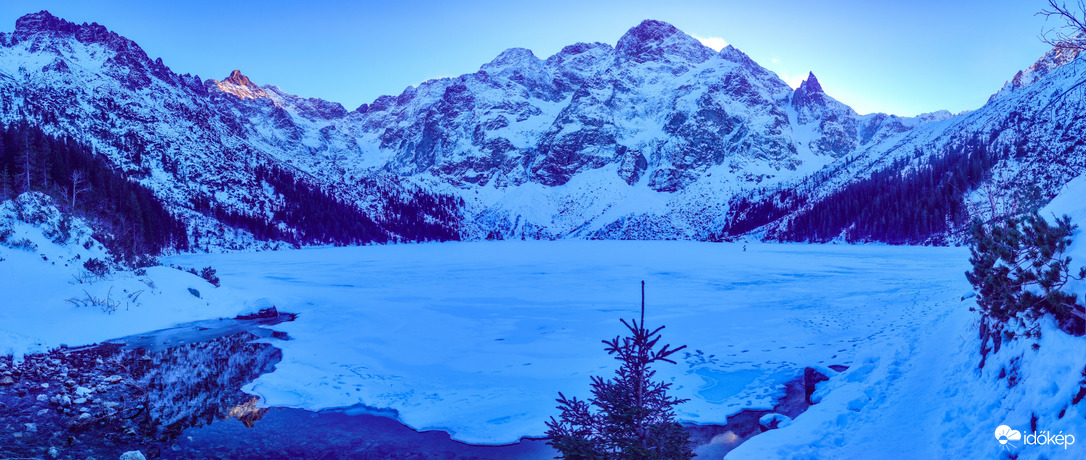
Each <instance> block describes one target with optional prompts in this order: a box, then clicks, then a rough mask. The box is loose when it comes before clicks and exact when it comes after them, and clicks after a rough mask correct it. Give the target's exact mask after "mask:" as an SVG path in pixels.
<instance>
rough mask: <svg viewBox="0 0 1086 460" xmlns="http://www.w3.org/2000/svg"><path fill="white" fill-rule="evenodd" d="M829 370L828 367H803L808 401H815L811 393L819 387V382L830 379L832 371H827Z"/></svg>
mask: <svg viewBox="0 0 1086 460" xmlns="http://www.w3.org/2000/svg"><path fill="white" fill-rule="evenodd" d="M827 370H828V369H815V368H813V367H808V368H806V369H803V388H804V389H805V393H806V394H807V402H808V403H813V402H812V401H811V394H813V393H814V392H815V390H816V389H817V385H818V382H825V381H826V380H829V379H830V375H832V371H830V372H826V371H827ZM827 374H830V375H827Z"/></svg>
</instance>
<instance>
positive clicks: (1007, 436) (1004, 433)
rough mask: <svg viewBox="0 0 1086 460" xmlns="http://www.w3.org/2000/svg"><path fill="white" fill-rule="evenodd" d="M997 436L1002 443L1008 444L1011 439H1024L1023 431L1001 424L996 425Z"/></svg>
mask: <svg viewBox="0 0 1086 460" xmlns="http://www.w3.org/2000/svg"><path fill="white" fill-rule="evenodd" d="M995 437H996V440H997V441H999V443H1000V444H1003V445H1006V444H1007V443H1008V442H1010V441H1020V440H1022V432H1021V431H1018V430H1013V429H1011V427H1009V426H1007V425H999V426H998V427H996V430H995Z"/></svg>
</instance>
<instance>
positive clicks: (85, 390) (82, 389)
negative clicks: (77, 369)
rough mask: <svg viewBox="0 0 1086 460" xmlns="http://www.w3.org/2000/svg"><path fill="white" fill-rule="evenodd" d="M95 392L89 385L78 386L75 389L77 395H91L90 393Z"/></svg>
mask: <svg viewBox="0 0 1086 460" xmlns="http://www.w3.org/2000/svg"><path fill="white" fill-rule="evenodd" d="M93 392H94V390H92V389H90V388H87V387H76V389H75V395H76V396H87V395H89V394H91V393H93Z"/></svg>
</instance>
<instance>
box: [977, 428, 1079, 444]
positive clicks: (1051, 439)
mask: <svg viewBox="0 0 1086 460" xmlns="http://www.w3.org/2000/svg"><path fill="white" fill-rule="evenodd" d="M995 438H996V441H998V442H999V445H1000V446H1002V447H1003V449H1004V450H1006V449H1011V448H1014V449H1017V448H1018V447H1017V446H1015V445H1014V444H1013V442H1015V441H1022V444H1023V445H1027V446H1047V445H1056V446H1063V448H1064V449H1065V450H1066V449H1067V448H1068V447H1069V446H1071V445H1072V444H1074V443H1075V436H1074V435H1072V434H1063V431H1060V432H1059V433H1056V434H1052V433H1051V432H1049V431H1041V432H1039V433H1038V432H1036V431H1034V432H1033V433H1030V434H1027V435H1025V436H1022V432H1021V431H1018V430H1015V429H1013V428H1011V427H1009V426H1007V425H999V426H998V427H996V429H995Z"/></svg>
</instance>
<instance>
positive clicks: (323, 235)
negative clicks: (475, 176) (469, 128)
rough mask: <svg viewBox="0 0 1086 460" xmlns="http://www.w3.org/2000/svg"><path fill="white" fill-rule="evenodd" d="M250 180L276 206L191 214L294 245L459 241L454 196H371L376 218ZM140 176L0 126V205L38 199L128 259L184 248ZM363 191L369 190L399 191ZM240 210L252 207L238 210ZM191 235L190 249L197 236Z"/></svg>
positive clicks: (260, 170)
mask: <svg viewBox="0 0 1086 460" xmlns="http://www.w3.org/2000/svg"><path fill="white" fill-rule="evenodd" d="M253 174H254V178H253V179H254V180H255V181H256V182H257V183H261V182H264V183H267V184H268V185H270V186H271V187H272V188H274V189H275V192H276V193H277V194H279V195H280V196H281V198H282V203H283V204H282V206H280V207H279V208H278V209H275V210H274V211H273V212H271V215H262V214H255V213H250V212H245V211H239V210H233V209H228V208H226V207H223V206H222V205H221V204H218V203H216V202H214V201H212V200H211V199H210V197H208V196H201V197H197V198H194V199H192V200H191V202H190V203H189V205H190V206H191V209H193V210H194V211H196V212H198V213H200V214H203V215H206V216H209V217H212V218H214V219H216V220H218V221H219V222H221V223H222V224H223V225H226V226H229V227H232V228H235V229H240V230H245V231H248V232H251V233H252V234H253V235H254V237H255V238H256V239H258V240H262V241H283V242H287V243H291V244H294V245H297V246H300V245H310V244H335V245H348V244H367V243H386V242H394V241H448V240H458V239H460V232H459V226H460V214H459V210H460V209H461V207H462V206H463V200H461V199H458V198H453V197H449V196H444V195H431V194H426V193H423V192H414V193H406V192H404V193H392V192H378V193H379V196H378V198H379V199H380V200H381V201H380V203H381V212H378V213H376V214H375V215H373V216H371V215H370V214H369V213H367V211H365V210H364V209H362V208H360V207H359V206H356V205H355V204H353V203H349V202H347V201H344V200H341V199H339V198H337V197H335V196H334V195H333V194H332V193H330V192H328V191H326V190H324V189H322V188H321V187H320V186H318V185H315V184H314V183H312V182H311V181H309V180H306V179H305V178H302V177H299V176H300V175H299V174H298V173H297V172H296V171H294V170H291V169H286V168H282V167H279V166H275V165H272V166H258V167H256V168H255V170H254V171H253ZM145 175H146V173H145V172H140V171H132V172H125V171H121V170H119V169H117V168H116V167H115V166H113V165H112V163H110V162H109V161H108V160H107V159H106V158H105V157H104V156H102V155H98V154H97V153H95V152H94V151H93V150H92V149H91V148H90V147H88V146H86V145H83V144H81V143H79V142H77V141H75V140H74V139H72V138H71V137H68V136H52V135H49V134H46V133H45V132H44V131H42V130H41V129H40V128H38V127H36V126H33V125H29V124H27V123H13V124H9V125H6V126H2V127H0V199H9V198H14V197H15V196H16V195H18V194H19V193H23V192H26V191H39V192H43V193H45V194H47V195H49V196H51V197H53V198H54V199H55V200H56V202H57V204H58V205H59V206H61V207H62V208H64V209H65V210H67V211H69V212H71V213H73V214H75V215H78V216H82V217H86V218H87V219H88V220H89V221H91V223H92V226H93V227H94V229H95V231H96V234H95V237H96V238H97V239H99V240H100V241H102V243H103V244H105V245H106V246H107V247H108V248H109V249H110V251H111V252H113V254H114V255H116V256H117V257H119V258H120V259H122V260H126V261H130V262H131V261H135V260H137V259H139V258H141V257H142V256H146V255H157V254H160V253H161V252H162V251H163V250H165V249H176V250H186V249H188V248H189V244H190V240H189V235H188V234H187V232H186V225H185V224H184V223H183V222H182V221H181V220H180V219H179V218H178V217H176V216H174V215H172V214H171V213H170V212H169V211H168V210H167V209H166V207H165V205H164V204H163V202H162V201H161V200H159V199H158V198H156V197H155V195H154V194H153V193H152V192H151V190H149V189H148V188H146V187H144V186H143V185H141V184H140V183H139V182H136V181H134V180H131V179H130V178H129V177H130V176H132V177H143V176H145ZM370 185H373V186H372V187H370V188H371V189H373V190H387V189H392V190H399V187H391V186H390V187H384V188H382V187H377V186H375V184H370ZM404 195H406V196H404ZM249 204H253V203H241V205H242V206H243V207H244V206H247V205H249ZM257 208H258V207H257V206H253V209H257ZM192 236H193V240H192V241H193V243H194V244H196V245H197V247H199V245H200V238H201V236H203V235H198V234H195V235H192Z"/></svg>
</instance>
